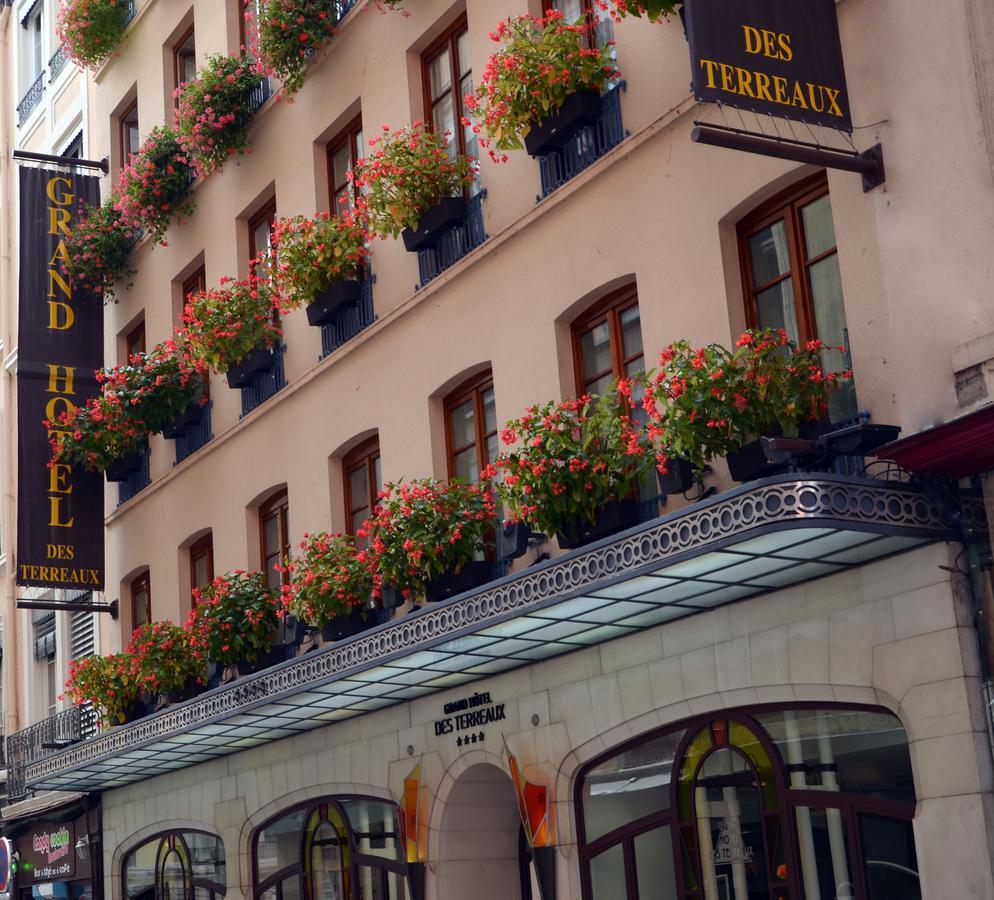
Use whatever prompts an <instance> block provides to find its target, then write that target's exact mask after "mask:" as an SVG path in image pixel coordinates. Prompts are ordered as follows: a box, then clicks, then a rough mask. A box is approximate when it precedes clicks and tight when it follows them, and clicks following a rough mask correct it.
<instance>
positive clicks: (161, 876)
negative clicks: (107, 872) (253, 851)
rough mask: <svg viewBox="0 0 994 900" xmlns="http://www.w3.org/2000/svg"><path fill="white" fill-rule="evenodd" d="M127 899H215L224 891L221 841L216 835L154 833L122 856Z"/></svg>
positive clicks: (186, 832)
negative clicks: (123, 857)
mask: <svg viewBox="0 0 994 900" xmlns="http://www.w3.org/2000/svg"><path fill="white" fill-rule="evenodd" d="M123 869H124V872H123V875H124V896H125V897H126V898H128V900H219V898H221V897H224V895H225V891H226V877H225V862H224V844H223V843H222V842H221V839H220V838H218V837H217V836H216V835H213V834H207V833H206V832H197V831H182V832H180V831H171V832H164V833H163V834H158V835H155V836H154V837H152V838H150V839H149V840H147V841H145V842H144V843H143V844H141V845H140V846H138V847H136V848H135V849H134V850H132V851H131V852H130V853H129V854H128V855H127V856H126V857H125V860H124V866H123Z"/></svg>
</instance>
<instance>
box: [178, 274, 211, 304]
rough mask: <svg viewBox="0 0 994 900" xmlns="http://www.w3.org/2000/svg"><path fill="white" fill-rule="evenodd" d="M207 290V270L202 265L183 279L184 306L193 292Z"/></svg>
mask: <svg viewBox="0 0 994 900" xmlns="http://www.w3.org/2000/svg"><path fill="white" fill-rule="evenodd" d="M206 290H207V270H206V269H205V268H204V267H203V266H201V267H200V268H199V269H197V271H196V272H194V273H193V274H192V275H190V276H189V277H188V278H186V279H185V280H184V281H183V287H182V291H183V306H186V304H187V301H188V300H189V299H190V295H191V294H197V293H200V291H206Z"/></svg>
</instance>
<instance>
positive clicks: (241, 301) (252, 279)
mask: <svg viewBox="0 0 994 900" xmlns="http://www.w3.org/2000/svg"><path fill="white" fill-rule="evenodd" d="M183 325H184V329H185V330H184V331H183V332H181V336H182V337H183V339H184V341H185V343H186V345H187V346H188V347H189V351H190V355H191V357H192V358H193V359H194V360H195V361H196V362H197V363H199V364H201V365H202V366H204V367H206V368H208V369H210V370H211V371H212V372H226V371H228V369H230V368H231V367H232V366H233V365H235V363H237V362H240V361H241V360H243V359H244V358H245V357H246V356H248V355H249V353H251V352H252V351H253V350H255V349H257V348H260V347H273V346H274V345H275V344H277V343H278V342H279V340H280V337H281V335H282V334H283V329H282V326H281V324H280V322H279V320H278V318H276V317H275V316H274V310H273V304H272V300H271V296H270V288H269V282H268V281H267V280H266V279H264V278H260V277H258V276H256V275H249V277H248V278H246V279H244V280H243V281H235V280H233V279H231V278H222V279H221V284H220V286H219V287H215V288H208V289H207V290H205V291H198V292H197V293H195V294H191V295H190V296H189V297H188V298H187V301H186V307H185V309H184V310H183Z"/></svg>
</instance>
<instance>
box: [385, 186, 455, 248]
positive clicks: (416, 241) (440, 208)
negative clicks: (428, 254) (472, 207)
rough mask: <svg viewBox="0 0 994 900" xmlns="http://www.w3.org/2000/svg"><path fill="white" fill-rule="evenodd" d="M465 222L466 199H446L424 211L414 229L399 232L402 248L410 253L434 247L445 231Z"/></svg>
mask: <svg viewBox="0 0 994 900" xmlns="http://www.w3.org/2000/svg"><path fill="white" fill-rule="evenodd" d="M465 221H466V198H465V197H446V198H445V199H444V200H442V201H441V202H440V203H436V204H435V205H434V206H432V207H430V208H429V209H426V210H425V211H424V212H423V213H422V214H421V218H420V219H418V227H417V228H416V229H412V228H405V229H404V230H403V231H402V232H401V236H402V237H403V238H404V247H405V248H406V249H407V250H408V251H410V252H411V253H417V252H418V251H419V250H425V249H427V248H429V247H435V246H437V245H438V242H439V241H440V240H441V239H442V236H443V235H444V234H445V231H446V229H448V228H451V227H452V226H453V225H460V224H462V223H463V222H465Z"/></svg>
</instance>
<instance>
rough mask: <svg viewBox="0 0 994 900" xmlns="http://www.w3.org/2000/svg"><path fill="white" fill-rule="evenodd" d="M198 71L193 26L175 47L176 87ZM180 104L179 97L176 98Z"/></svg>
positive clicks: (176, 101)
mask: <svg viewBox="0 0 994 900" xmlns="http://www.w3.org/2000/svg"><path fill="white" fill-rule="evenodd" d="M196 72H197V45H196V41H195V39H194V34H193V26H192V25H191V26H190V29H189V31H187V32H186V34H184V35H183V37H181V38H180V39H179V42H178V43H177V44H176V46H175V47H174V48H173V79H174V83H175V87H177V88H180V87H182V86H183V85H184V84H186V83H187V82H188V81H189V80H190V79H191V78H193V76H194V75H195V74H196ZM174 102H175V104H176V105H177V106H178V105H179V98H178V97H177V98H175V101H174Z"/></svg>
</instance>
